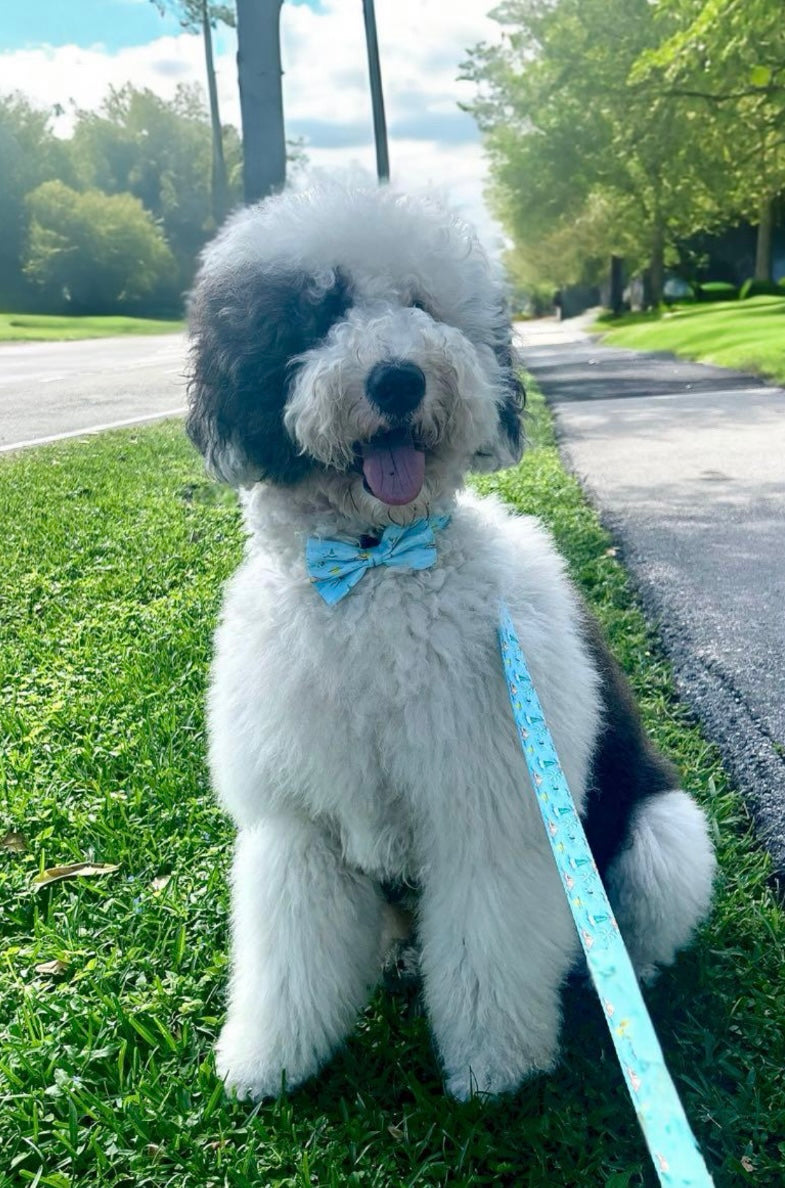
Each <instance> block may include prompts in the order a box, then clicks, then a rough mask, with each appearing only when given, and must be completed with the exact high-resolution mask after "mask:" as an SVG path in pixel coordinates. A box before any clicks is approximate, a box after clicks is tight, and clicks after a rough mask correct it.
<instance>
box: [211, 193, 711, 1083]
mask: <svg viewBox="0 0 785 1188" xmlns="http://www.w3.org/2000/svg"><path fill="white" fill-rule="evenodd" d="M190 326H191V334H192V336H193V339H192V366H191V375H190V407H189V414H188V432H189V434H190V436H191V438H192V439H193V441H194V442H195V443H196V445H197V446H198V447H199V449H200V450H201V451H202V452H203V453H204V455H205V457H206V460H207V464H208V467H209V469H210V470H211V471H212V472H213V473H214V474H215V475H216V476H218V477H219V478H220V479H223V480H224V481H226V482H228V483H231V484H234V485H236V486H238V487H240V488H242V491H243V495H242V498H243V504H244V513H245V519H246V525H247V529H248V533H249V540H248V546H247V551H246V556H245V560H244V561H243V563H242V565H241V567H240V569H239V571H238V573H237V574H236V575H235V577H234V578H233V580H232V581H231V582H230V583H229V586H228V588H227V591H226V596H225V601H224V607H223V614H222V619H221V623H220V626H219V628H218V632H217V635H216V641H215V659H214V664H213V670H212V680H211V687H210V694H209V743H210V766H211V771H212V779H213V783H214V786H215V788H216V790H217V793H218V796H219V797H220V800H221V802H222V804H223V805H224V807H225V808H226V810H227V811H228V812H229V813H230V814H231V816H232V817H233V819H234V821H235V822H236V825H237V829H238V837H237V847H236V854H235V858H234V867H233V874H232V942H231V943H232V954H231V984H230V993H229V1011H228V1019H227V1022H226V1024H225V1026H224V1029H223V1032H222V1034H221V1037H220V1040H219V1043H218V1070H219V1073H220V1075H221V1076H222V1077H223V1078H224V1079H225V1081H226V1084H227V1086H228V1087H229V1088H230V1089H231V1090H233V1091H235V1092H236V1093H237V1094H238V1095H239V1096H241V1097H242V1096H250V1097H253V1098H261V1097H264V1096H267V1095H272V1094H276V1093H278V1092H279V1091H280V1089H281V1085H282V1078H284V1076H285V1080H286V1082H287V1084H288V1085H289V1086H294V1085H297V1084H298V1083H300V1082H302V1081H304V1080H305V1079H306V1078H308V1077H310V1076H312V1075H313V1074H314V1073H316V1072H317V1071H318V1070H319V1069H320V1068H321V1066H322V1065H323V1064H324V1062H325V1061H326V1060H328V1059H329V1057H330V1055H331V1054H332V1053H333V1052H334V1051H335V1049H336V1047H337V1046H338V1045H340V1044H341V1042H342V1040H343V1039H344V1038H345V1037H346V1036H347V1034H348V1033H349V1032H350V1031H351V1029H352V1026H353V1024H354V1022H355V1019H356V1017H357V1014H358V1012H359V1011H360V1010H361V1009H362V1008H363V1006H364V1004H365V1003H366V1001H367V999H368V997H369V995H370V993H371V990H372V988H373V986H374V985H375V983H376V982H377V981H378V978H379V973H380V968H381V963H382V958H383V955H384V950H385V946H386V945H387V944H388V943H389V937H390V928H389V917H390V914H391V910H392V909H391V907H390V902H389V901H390V899H392V898H394V897H395V895H394V890H395V888H400V887H401V886H407V887H410V888H416V889H417V910H416V936H417V942H418V945H419V951H420V971H421V976H422V985H423V997H424V1002H425V1006H426V1009H427V1013H428V1017H429V1020H430V1025H431V1028H432V1033H433V1036H434V1039H435V1043H436V1047H437V1049H438V1053H439V1057H440V1059H441V1062H442V1065H443V1069H444V1077H445V1084H446V1088H447V1091H448V1092H449V1093H451V1094H453V1095H454V1096H455V1097H457V1098H466V1097H467V1096H469V1095H470V1093H471V1092H473V1091H479V1092H481V1093H490V1094H497V1093H503V1092H507V1091H511V1090H514V1089H515V1088H516V1087H517V1086H518V1085H520V1084H521V1082H522V1081H523V1080H524V1079H525V1078H527V1077H529V1076H531V1075H532V1074H534V1073H537V1072H539V1071H541V1070H546V1069H550V1068H552V1067H553V1065H554V1062H555V1060H556V1058H557V1054H558V1041H559V1022H560V992H561V988H562V985H563V983H564V981H565V978H566V977H567V974H568V973H569V971H570V969H571V967H572V966H573V965H574V963H575V961H576V957H577V938H576V932H575V928H574V926H573V923H572V919H571V916H570V912H569V908H568V905H567V903H566V900H565V896H564V892H563V890H562V887H561V883H560V878H559V875H558V874H557V870H556V867H555V865H554V862H553V858H552V856H551V853H550V851H549V847H548V842H547V840H546V837H545V831H544V829H543V824H542V821H541V819H540V816H539V809H538V807H537V804H536V802H535V799H534V795H533V792H532V789H531V785H530V783H529V778H528V775H527V772H526V768H525V764H524V761H523V757H522V755H521V752H520V749H519V744H518V740H517V736H516V731H515V728H514V726H513V722H512V716H511V712H510V706H509V701H508V696H507V691H506V687H505V681H504V676H503V671H502V666H501V661H500V656H499V647H498V642H497V622H498V618H499V606H500V602H501V601H502V600H503V601H504V602H506V604H507V606H508V607H509V610H510V612H511V615H512V619H513V621H514V624H515V626H516V628H517V631H518V633H519V635H520V639H521V642H522V645H523V648H524V652H525V654H526V656H527V659H528V662H529V666H530V669H531V672H532V676H533V679H534V682H535V685H536V688H537V690H538V692H539V696H540V699H541V701H542V704H543V707H544V709H545V713H546V716H547V719H548V721H549V723H550V727H551V730H552V733H553V736H554V739H555V741H556V745H557V748H558V751H559V754H560V757H561V762H562V766H563V768H564V771H565V773H566V775H567V778H568V780H569V784H570V787H571V789H572V792H573V795H574V797H575V799H576V801H577V802H578V804H579V806H580V808H581V812H582V814H583V817H584V821H585V826H586V829H587V832H588V835H589V840H590V842H591V844H592V847H593V850H594V854H595V857H596V861H597V864H598V867H599V870H600V873H601V874H602V876H603V877H604V879H605V882H606V885H607V887H608V889H609V892H610V895H611V897H612V900H613V903H614V905H615V910H616V912H617V914H618V919H619V923H620V925H621V928H622V931H623V934H624V936H625V938H626V941H627V944H628V946H629V948H630V951H631V954H632V957H633V960H634V962H635V964H636V966H637V968H638V969H639V970H640V971H648V970H650V969H651V968H652V967H655V966H657V965H667V964H668V963H669V962H671V961H673V958H674V955H675V954H676V952H677V951H678V950H679V949H680V948H681V947H682V946H684V945H685V944H686V943H687V942H688V941H689V939H690V937H691V935H692V933H693V931H694V929H695V927H696V925H697V924H698V923H699V921H700V920H701V919H702V918H703V917H704V916H705V914H706V912H707V910H708V907H709V902H710V897H711V886H712V877H713V872H714V857H713V852H712V846H711V843H710V840H709V836H708V832H707V826H706V821H705V819H704V816H703V813H702V812H701V810H700V809H699V808H698V807H697V805H696V804H695V803H694V802H693V801H692V800H691V799H690V797H689V796H688V795H687V794H686V793H685V792H683V791H680V790H678V788H677V786H676V785H677V782H678V781H677V778H676V776H675V774H674V772H673V770H672V769H671V767H670V766H669V764H668V763H667V762H666V761H665V760H663V759H662V758H661V757H660V756H659V755H658V754H657V753H656V752H655V751H654V750H653V748H652V747H651V745H650V743H649V742H648V741H647V739H646V737H645V736H644V734H643V731H642V728H641V725H640V722H639V719H638V716H637V713H636V710H635V707H634V705H633V702H632V699H631V696H630V693H629V691H628V689H627V687H626V684H625V682H624V679H623V677H622V676H621V674H620V672H619V670H618V668H617V666H616V665H615V663H614V662H613V660H612V659H611V658H610V657H609V655H608V653H607V650H606V648H605V647H604V645H603V643H602V641H601V638H600V636H599V634H598V632H597V630H596V628H595V626H594V625H593V624H592V621H591V619H590V618H589V616H588V615H587V613H586V611H585V610H584V608H583V607H582V606H581V603H580V601H579V598H578V596H577V595H576V592H575V591H574V589H573V588H572V586H571V584H570V582H569V580H568V579H567V577H566V575H565V569H564V564H563V562H562V561H561V559H560V558H559V556H558V555H557V553H556V551H555V549H554V546H553V544H552V542H551V540H550V538H549V536H548V535H547V533H546V532H545V531H544V530H543V528H542V527H541V526H540V525H539V524H538V523H537V522H536V521H535V520H533V519H530V518H528V517H522V516H516V515H513V514H510V513H509V512H508V511H506V510H505V509H504V508H503V507H502V506H501V505H500V504H499V503H498V502H495V501H493V500H481V499H478V498H475V497H473V496H472V495H469V494H467V493H466V492H464V491H463V490H462V487H463V483H464V480H465V477H466V474H467V472H469V471H470V470H472V469H477V468H485V469H488V468H493V467H498V466H502V465H508V464H510V463H512V462H515V461H517V459H518V457H519V455H520V451H521V446H522V439H521V428H520V397H521V390H520V385H519V382H518V379H517V377H516V374H515V370H514V358H513V352H512V349H511V339H510V326H509V322H508V320H507V316H506V314H505V308H504V298H503V291H502V287H501V285H500V283H499V280H498V279H497V278H496V276H495V275H494V272H493V270H492V268H491V267H490V266H489V263H488V260H487V259H486V257H485V255H484V254H483V252H482V250H481V248H480V246H479V244H478V242H477V240H476V238H475V237H474V235H473V234H472V232H471V230H470V229H469V228H468V227H467V226H465V225H464V224H463V223H462V222H461V221H460V220H459V219H458V218H457V217H454V216H452V215H451V214H449V213H447V212H445V210H444V209H442V208H440V207H439V206H438V205H437V204H434V203H432V202H431V201H429V200H427V199H422V198H418V199H411V198H406V197H402V196H400V195H397V194H395V193H394V192H392V191H390V190H380V189H367V190H363V189H357V190H345V189H340V188H329V187H328V188H322V189H314V190H312V191H309V192H304V193H297V194H285V195H283V196H279V197H275V198H272V199H270V200H268V201H266V202H264V203H262V204H261V205H259V206H256V207H253V208H251V209H248V210H244V211H242V212H241V213H240V214H238V215H236V216H235V217H234V218H232V219H231V220H230V222H229V223H228V225H227V226H226V227H225V229H224V230H223V231H222V232H221V233H220V234H219V235H218V237H217V239H216V240H215V241H214V243H213V244H212V245H211V246H210V247H209V248H208V249H207V251H206V253H205V255H204V258H203V262H202V267H201V271H200V273H199V276H198V279H197V283H196V287H195V291H194V294H193V297H192V303H191V311H190ZM409 525H414V528H413V531H414V532H415V533H420V532H423V533H424V534H425V539H426V543H427V542H428V541H430V542H431V543H430V545H429V548H428V550H427V552H428V553H429V556H430V560H426V561H425V562H423V564H424V565H425V567H423V568H415V567H414V566H413V564H412V565H410V564H407V563H406V558H405V557H404V558H403V560H401V559H400V558H399V559H398V563H397V564H396V563H393V564H390V565H381V564H378V565H377V564H376V563H375V561H374V560H371V561H370V562H369V563H368V565H367V567H366V571H365V572H364V574H363V576H362V577H361V578H360V580H359V581H358V582H357V584H356V585H354V587H353V588H352V589H351V591H350V592H349V593H347V594H346V596H345V597H341V598H340V601H333V602H332V603H330V602H328V601H326V600H325V596H323V594H322V593H321V592H320V588H319V584H318V583H317V582H315V581H314V580H313V578H314V573H313V571H312V572H309V568H308V566H307V563H306V550H307V549H308V548H309V547H312V543H313V541H322V542H328V543H326V544H325V545H324V546H323V548H326V549H327V550H328V551H329V550H331V549H332V550H333V552H334V553H335V552H336V551H337V553H338V554H342V551H345V550H346V549H347V548H348V549H349V551H350V552H351V550H352V549H354V554H355V555H356V556H360V555H362V556H364V557H365V559H366V560H367V559H368V558H369V557H370V558H376V557H377V556H378V555H379V553H380V551H382V552H383V551H384V550H385V549H387V551H388V552H389V538H390V533H391V531H392V533H393V537H394V538H395V540H397V539H398V536H399V528H398V526H403V527H407V526H409ZM385 532H386V535H385ZM309 542H311V545H309ZM329 542H332V543H329ZM380 542H381V543H380ZM385 542H387V543H385ZM434 550H435V551H434ZM412 556H414V554H412ZM328 585H329V582H328ZM391 889H392V891H391Z"/></svg>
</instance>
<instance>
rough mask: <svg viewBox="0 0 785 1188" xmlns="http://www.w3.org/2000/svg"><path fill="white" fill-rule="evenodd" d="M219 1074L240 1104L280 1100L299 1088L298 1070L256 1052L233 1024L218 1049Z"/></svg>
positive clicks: (230, 1093) (220, 1038) (227, 1027)
mask: <svg viewBox="0 0 785 1188" xmlns="http://www.w3.org/2000/svg"><path fill="white" fill-rule="evenodd" d="M215 1071H216V1073H217V1075H218V1076H219V1077H220V1079H221V1080H222V1081H223V1083H224V1086H225V1088H226V1092H227V1094H228V1095H229V1096H230V1097H235V1098H236V1099H237V1100H238V1101H263V1100H264V1099H265V1098H269V1097H278V1096H279V1095H280V1094H281V1092H282V1091H283V1089H284V1088H285V1087H286V1088H290V1089H291V1088H293V1087H294V1085H295V1084H297V1080H296V1079H295V1074H294V1070H292V1071H291V1072H290V1070H289V1069H287V1067H286V1065H285V1063H284V1062H282V1061H281V1059H271V1057H270V1054H269V1053H268V1052H266V1051H263V1050H261V1049H255V1047H254V1044H253V1042H252V1041H250V1040H249V1038H248V1037H247V1036H245V1035H243V1034H242V1033H241V1032H240V1031H238V1029H236V1028H234V1027H233V1026H232V1025H231V1024H230V1023H227V1024H226V1025H225V1027H224V1028H223V1031H222V1032H221V1035H220V1037H219V1039H218V1043H217V1045H216V1048H215ZM299 1079H300V1080H302V1079H303V1078H302V1077H300V1078H299Z"/></svg>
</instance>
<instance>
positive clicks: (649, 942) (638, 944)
mask: <svg viewBox="0 0 785 1188" xmlns="http://www.w3.org/2000/svg"><path fill="white" fill-rule="evenodd" d="M715 865H716V863H715V859H714V850H713V847H712V844H711V839H710V838H709V831H708V825H707V822H706V818H705V816H704V814H703V811H702V810H701V809H700V808H699V807H698V805H697V804H696V803H695V801H694V800H693V799H692V798H691V797H690V796H688V795H687V793H686V792H682V791H680V790H679V789H672V790H670V791H667V792H660V793H657V794H656V795H653V796H649V797H647V798H646V799H645V800H642V801H640V803H639V804H638V805H637V807H636V808H635V809H634V811H633V815H632V820H631V822H630V831H629V837H628V840H627V844H626V845H625V846H624V848H623V849H622V850H621V851H620V853H619V854H618V855H617V856H616V858H615V859H614V860H613V861H612V862H611V865H610V867H609V868H608V871H607V874H606V876H605V879H606V885H607V889H608V896H609V898H610V900H611V903H612V904H613V909H614V912H615V913H616V918H617V920H618V923H619V928H620V929H621V933H622V936H623V937H624V941H625V943H626V945H627V948H628V950H629V953H630V957H631V958H632V962H633V965H634V966H635V968H636V970H637V971H638V974H639V976H640V977H641V978H642V979H643V980H644V981H646V980H651V978H652V976H653V975H654V973H655V971H656V968H657V967H658V966H662V965H670V964H671V962H672V961H673V959H674V958H675V956H676V954H677V953H678V952H679V950H680V949H683V948H684V947H685V946H686V945H687V944H689V942H690V940H691V939H692V936H693V933H694V932H695V929H696V928H697V927H698V925H699V924H700V923H701V921H702V920H703V919H704V918H705V917H706V916H707V915H708V911H709V906H710V904H711V892H712V883H713V881H714V871H715Z"/></svg>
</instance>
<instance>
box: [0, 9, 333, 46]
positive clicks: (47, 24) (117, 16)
mask: <svg viewBox="0 0 785 1188" xmlns="http://www.w3.org/2000/svg"><path fill="white" fill-rule="evenodd" d="M286 3H287V4H305V5H307V7H309V8H312V9H314V10H315V11H318V10H319V8H320V7H321V0H286ZM3 7H4V12H3V15H2V20H0V48H2V49H25V48H28V49H29V48H31V47H32V46H35V45H41V44H42V43H45V44H47V45H79V46H83V47H85V48H87V47H88V46H91V45H102V46H104V47H105V48H106V49H107V50H117V49H121V48H122V47H124V46H132V45H147V43H148V42H150V41H153V40H154V39H155V38H156V37H163V36H164V35H166V34H177V33H178V32H179V31H180V26H179V25H178V22H177V20H176V18H175V17H173V16H170V15H169V14H168V13H167V14H166V15H164V16H161V14H160V13H159V12H158V11H157V9H156V7H155V5H154V4H152V3H151V0H28V2H27V3H13V4H12V3H11V2H10V0H6V4H5V5H4V6H3Z"/></svg>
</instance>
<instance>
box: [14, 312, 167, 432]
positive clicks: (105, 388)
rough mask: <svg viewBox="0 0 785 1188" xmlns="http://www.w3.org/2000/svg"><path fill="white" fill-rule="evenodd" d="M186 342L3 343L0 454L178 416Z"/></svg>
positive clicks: (157, 339)
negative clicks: (122, 426)
mask: <svg viewBox="0 0 785 1188" xmlns="http://www.w3.org/2000/svg"><path fill="white" fill-rule="evenodd" d="M184 364H185V337H184V336H183V335H181V334H167V335H160V336H158V335H156V336H154V337H153V336H151V337H130V336H129V337H124V338H92V339H87V340H85V341H84V342H14V343H3V344H0V452H3V451H7V450H11V449H17V448H21V447H23V446H27V445H38V444H42V443H43V442H46V441H54V440H58V439H59V438H61V437H69V436H75V435H78V434H82V433H86V432H90V431H95V430H98V429H108V428H113V427H116V426H117V427H119V426H120V425H133V424H136V423H140V422H142V421H147V420H154V419H156V418H158V417H163V416H175V415H178V414H182V412H183V410H184V406H185V385H184V380H183V369H184Z"/></svg>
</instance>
